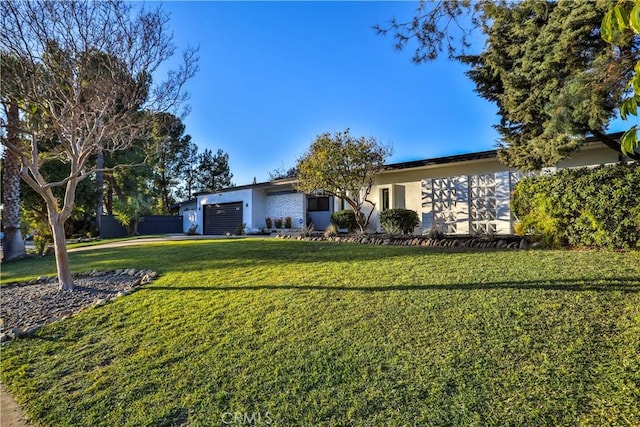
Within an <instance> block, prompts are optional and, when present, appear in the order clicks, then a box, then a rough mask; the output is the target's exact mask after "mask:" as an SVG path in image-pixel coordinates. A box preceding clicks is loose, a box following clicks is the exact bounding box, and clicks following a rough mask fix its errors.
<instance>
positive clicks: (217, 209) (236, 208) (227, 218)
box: [203, 202, 242, 234]
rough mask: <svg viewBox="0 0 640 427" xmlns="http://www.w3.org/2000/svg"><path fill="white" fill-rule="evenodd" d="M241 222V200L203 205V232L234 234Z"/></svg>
mask: <svg viewBox="0 0 640 427" xmlns="http://www.w3.org/2000/svg"><path fill="white" fill-rule="evenodd" d="M241 224H242V202H237V203H221V204H215V205H204V230H203V233H204V234H227V233H231V234H235V233H236V230H237V229H238V227H239V226H240V225H241Z"/></svg>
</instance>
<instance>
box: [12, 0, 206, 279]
mask: <svg viewBox="0 0 640 427" xmlns="http://www.w3.org/2000/svg"><path fill="white" fill-rule="evenodd" d="M0 11H1V18H0V19H1V21H0V22H2V29H3V31H2V35H1V36H0V52H1V54H2V65H4V64H5V63H7V62H9V59H8V58H12V59H15V60H14V61H12V63H13V64H14V66H13V67H11V72H6V73H3V75H2V78H3V82H2V84H3V85H5V84H6V85H7V87H9V88H11V91H12V92H13V93H10V94H9V95H11V96H13V97H14V98H15V99H17V100H18V101H19V108H20V115H21V120H20V124H21V126H20V129H19V133H20V135H21V138H19V139H17V140H16V141H13V140H9V139H4V140H3V144H4V145H5V147H6V149H7V150H8V151H9V152H10V153H13V154H15V155H16V156H17V157H18V158H19V159H20V163H21V171H20V175H21V177H22V179H24V180H25V181H26V182H27V183H28V184H29V186H31V187H32V188H33V189H34V190H35V191H36V192H37V193H38V194H39V195H40V196H41V197H42V198H43V199H44V200H45V202H46V205H47V213H48V218H49V224H50V226H51V229H52V232H53V239H54V249H55V256H56V266H57V270H58V281H59V285H60V288H61V289H63V290H72V289H73V280H72V276H71V270H70V266H69V259H68V256H67V247H66V239H65V233H64V224H65V222H66V220H67V219H68V218H69V217H70V215H71V213H72V211H73V208H74V201H75V192H76V188H77V186H78V183H79V182H80V181H81V180H84V179H87V178H88V177H91V176H94V174H95V172H96V169H97V168H96V166H95V162H94V157H95V155H96V154H97V153H98V152H100V151H101V152H103V153H104V152H112V151H117V150H121V149H125V148H127V147H128V146H129V145H130V144H131V141H132V140H134V139H135V138H138V137H141V135H142V134H143V133H145V132H146V131H147V124H146V123H145V121H144V120H141V119H140V118H141V117H142V116H143V115H142V114H141V112H142V111H144V110H148V111H153V112H161V111H172V112H175V111H176V110H177V109H178V108H180V107H181V105H182V104H183V103H184V101H185V100H186V97H187V95H186V93H185V91H184V84H185V82H186V81H187V80H188V79H189V78H190V77H192V76H193V75H194V73H195V72H196V71H197V58H196V56H195V55H196V50H195V49H187V50H186V51H185V52H184V53H183V56H182V64H181V65H180V66H179V67H178V68H177V69H176V70H172V71H169V72H168V74H167V78H166V80H164V81H163V82H161V83H159V84H153V83H152V76H153V74H154V73H155V72H157V71H158V68H159V66H160V65H161V64H163V63H165V62H166V61H167V60H168V59H169V58H171V57H172V56H173V54H174V52H175V47H174V45H173V41H172V35H171V33H170V32H169V31H168V19H169V18H168V15H167V14H166V13H164V12H163V11H162V10H161V9H160V8H156V9H151V10H147V9H144V8H143V9H140V10H136V9H134V8H133V6H132V5H131V4H128V3H124V2H122V1H118V0H111V1H96V2H92V1H68V2H64V3H63V2H52V1H46V2H45V1H38V2H30V1H5V2H2V3H1V5H0ZM3 98H4V94H3ZM49 158H57V159H59V160H61V161H62V162H64V163H65V165H66V166H67V167H68V175H67V176H66V178H64V179H62V180H59V181H48V180H47V177H46V176H44V175H43V174H42V173H41V170H40V166H41V165H42V163H43V161H44V160H45V159H49ZM55 187H62V188H64V196H63V197H62V198H61V199H60V200H59V199H58V198H56V196H55V195H54V192H53V188H55Z"/></svg>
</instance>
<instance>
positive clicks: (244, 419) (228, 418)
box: [222, 412, 273, 426]
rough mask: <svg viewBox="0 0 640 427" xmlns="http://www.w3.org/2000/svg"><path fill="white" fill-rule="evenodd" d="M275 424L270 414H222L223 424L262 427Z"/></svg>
mask: <svg viewBox="0 0 640 427" xmlns="http://www.w3.org/2000/svg"><path fill="white" fill-rule="evenodd" d="M271 423H273V417H272V415H271V413H270V412H225V413H223V414H222V424H225V425H246V426H260V425H270V424H271Z"/></svg>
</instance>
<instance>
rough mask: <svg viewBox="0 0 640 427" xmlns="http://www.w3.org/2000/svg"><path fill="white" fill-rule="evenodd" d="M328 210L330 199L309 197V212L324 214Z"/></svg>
mask: <svg viewBox="0 0 640 427" xmlns="http://www.w3.org/2000/svg"><path fill="white" fill-rule="evenodd" d="M328 210H329V198H328V197H308V198H307V211H309V212H321V211H322V212H324V211H328Z"/></svg>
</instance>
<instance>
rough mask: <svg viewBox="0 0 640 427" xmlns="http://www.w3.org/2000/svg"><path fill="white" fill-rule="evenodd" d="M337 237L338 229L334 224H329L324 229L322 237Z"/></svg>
mask: <svg viewBox="0 0 640 427" xmlns="http://www.w3.org/2000/svg"><path fill="white" fill-rule="evenodd" d="M337 235H338V227H336V226H335V224H329V226H328V227H327V228H325V229H324V237H335V236H337Z"/></svg>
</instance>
